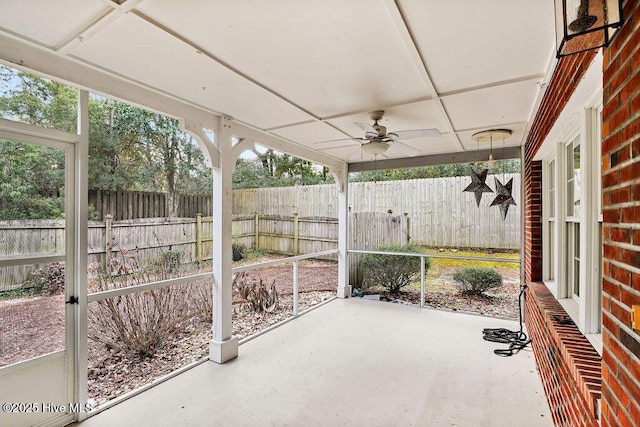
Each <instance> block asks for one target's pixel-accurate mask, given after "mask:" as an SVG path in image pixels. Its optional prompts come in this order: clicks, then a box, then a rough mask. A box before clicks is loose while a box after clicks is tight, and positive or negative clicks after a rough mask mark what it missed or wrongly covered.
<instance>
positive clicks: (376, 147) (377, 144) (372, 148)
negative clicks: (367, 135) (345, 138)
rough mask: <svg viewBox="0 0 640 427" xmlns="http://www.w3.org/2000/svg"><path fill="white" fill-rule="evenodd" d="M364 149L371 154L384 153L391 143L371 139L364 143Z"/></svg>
mask: <svg viewBox="0 0 640 427" xmlns="http://www.w3.org/2000/svg"><path fill="white" fill-rule="evenodd" d="M362 149H363V150H364V152H365V153H367V154H371V155H378V154H383V153H385V152H386V151H387V150H388V149H389V144H385V143H384V142H382V141H375V140H373V141H371V142H367V143H366V144H362Z"/></svg>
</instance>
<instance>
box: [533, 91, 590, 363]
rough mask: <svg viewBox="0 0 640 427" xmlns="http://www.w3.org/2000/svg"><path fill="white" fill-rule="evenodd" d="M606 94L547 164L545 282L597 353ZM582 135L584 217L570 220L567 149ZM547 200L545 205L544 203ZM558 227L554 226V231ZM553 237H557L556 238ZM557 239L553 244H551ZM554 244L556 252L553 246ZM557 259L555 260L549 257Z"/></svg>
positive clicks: (544, 190) (567, 134)
mask: <svg viewBox="0 0 640 427" xmlns="http://www.w3.org/2000/svg"><path fill="white" fill-rule="evenodd" d="M601 112H602V92H601V91H598V93H596V94H595V95H594V96H593V98H592V99H591V100H590V101H589V102H588V103H586V105H585V108H584V109H583V111H582V114H580V116H579V117H577V120H576V121H575V122H574V123H573V124H572V125H571V126H569V127H568V128H567V130H566V132H565V133H564V134H563V135H562V137H561V138H560V139H559V140H558V141H557V143H556V148H555V152H554V153H551V155H549V156H547V157H546V158H545V159H544V160H543V170H542V194H543V203H542V205H543V212H542V213H543V218H542V219H543V230H542V238H543V248H544V251H543V254H544V255H543V280H544V283H545V284H546V285H547V287H548V288H549V289H550V290H551V292H552V294H553V295H554V296H555V297H556V299H557V300H558V301H559V302H560V304H561V305H562V307H563V308H564V309H565V311H566V312H567V314H568V315H569V316H570V317H571V318H572V320H573V321H574V322H575V323H576V325H577V326H578V328H579V329H580V331H581V332H582V333H583V334H584V335H585V336H586V337H587V338H588V339H589V340H590V341H591V343H592V344H593V345H594V347H595V348H596V350H598V351H599V352H601V349H602V338H601V337H602V336H601V333H600V331H601V324H602V317H601V316H602V297H601V295H602V267H601V266H602V254H601V247H602V242H601V223H602V206H601V205H602V203H601V194H602V173H601V148H602V145H601V144H602V141H601V139H602V138H601V129H602V128H601ZM578 135H579V140H578V143H579V144H580V177H581V185H580V194H579V197H580V212H579V214H578V215H571V216H569V215H567V212H568V206H567V203H568V201H567V196H568V194H567V166H568V165H567V159H566V156H567V146H568V145H569V144H573V142H574V140H575V138H576V136H578ZM551 174H554V177H555V179H554V180H553V181H554V191H553V197H554V199H555V200H554V206H555V217H554V216H553V215H554V213H552V212H550V206H549V201H548V198H549V197H550V193H549V191H550V188H549V184H550V182H551V180H550V179H551ZM545 199H546V200H545ZM576 223H577V224H579V230H580V231H579V239H580V247H579V253H578V254H576V255H577V256H578V257H579V259H580V265H579V271H578V272H577V273H578V274H579V293H580V297H577V298H576V297H575V296H574V295H573V288H572V284H570V283H569V282H568V278H567V276H568V275H567V272H568V271H569V270H570V268H571V267H572V266H571V265H568V263H572V262H573V259H568V258H570V254H571V248H570V247H569V244H570V243H571V242H569V239H568V227H569V226H571V224H576ZM550 224H553V225H550ZM551 233H553V236H552V235H551ZM552 237H553V239H551V238H552ZM550 244H553V248H551V247H550V246H549V245H550ZM551 256H553V257H554V258H555V259H554V260H551V259H550V258H549V257H551Z"/></svg>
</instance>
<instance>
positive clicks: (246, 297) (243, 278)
mask: <svg viewBox="0 0 640 427" xmlns="http://www.w3.org/2000/svg"><path fill="white" fill-rule="evenodd" d="M232 287H233V289H234V293H236V294H237V295H238V296H239V297H240V299H241V301H242V302H244V303H246V304H247V305H248V306H249V307H251V309H252V310H253V311H254V312H256V313H257V312H267V313H271V312H273V311H275V310H276V309H277V308H278V306H279V300H278V291H277V290H276V279H273V282H271V286H270V287H268V288H267V286H266V285H265V284H264V281H263V280H262V278H259V279H258V281H256V280H251V279H250V278H249V277H248V276H247V274H246V272H242V273H240V274H236V275H234V278H233V283H232Z"/></svg>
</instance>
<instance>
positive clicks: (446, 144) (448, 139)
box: [402, 134, 461, 156]
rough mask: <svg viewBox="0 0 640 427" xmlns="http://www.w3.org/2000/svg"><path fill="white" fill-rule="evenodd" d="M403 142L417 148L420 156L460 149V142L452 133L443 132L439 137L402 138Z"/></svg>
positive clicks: (454, 151)
mask: <svg viewBox="0 0 640 427" xmlns="http://www.w3.org/2000/svg"><path fill="white" fill-rule="evenodd" d="M402 143H403V144H406V145H408V146H410V147H411V148H414V149H416V150H418V151H419V152H420V153H419V154H418V155H420V156H428V155H430V154H439V153H456V152H459V151H461V149H460V144H459V143H458V141H457V138H456V136H455V135H453V134H445V135H442V136H440V137H439V138H418V139H408V140H403V141H402Z"/></svg>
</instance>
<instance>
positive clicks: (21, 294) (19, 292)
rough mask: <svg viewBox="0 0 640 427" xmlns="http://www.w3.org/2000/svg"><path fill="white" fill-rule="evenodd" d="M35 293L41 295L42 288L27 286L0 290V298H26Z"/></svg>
mask: <svg viewBox="0 0 640 427" xmlns="http://www.w3.org/2000/svg"><path fill="white" fill-rule="evenodd" d="M37 295H43V292H42V289H40V288H35V287H29V288H17V289H12V290H10V291H2V292H0V300H4V299H13V298H26V297H32V296H37Z"/></svg>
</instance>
